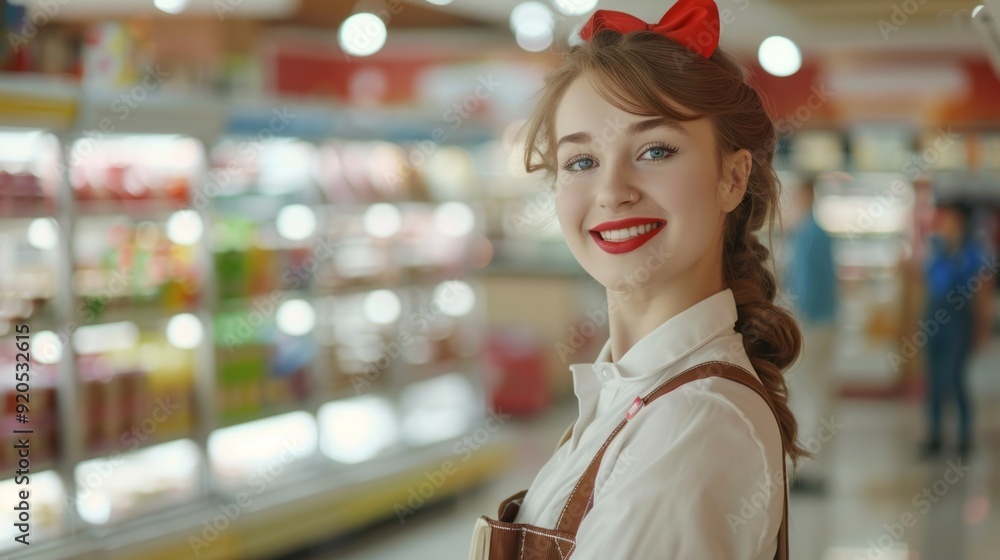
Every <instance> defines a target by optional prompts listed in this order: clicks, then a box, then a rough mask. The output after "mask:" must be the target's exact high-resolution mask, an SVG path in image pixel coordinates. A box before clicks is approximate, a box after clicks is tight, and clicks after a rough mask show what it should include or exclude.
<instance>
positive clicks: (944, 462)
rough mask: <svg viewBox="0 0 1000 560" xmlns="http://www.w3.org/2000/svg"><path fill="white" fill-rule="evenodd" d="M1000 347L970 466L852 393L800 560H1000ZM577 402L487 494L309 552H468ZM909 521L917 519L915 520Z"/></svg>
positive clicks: (539, 421)
mask: <svg viewBox="0 0 1000 560" xmlns="http://www.w3.org/2000/svg"><path fill="white" fill-rule="evenodd" d="M998 372H1000V344H998V343H997V341H994V344H993V345H992V346H991V347H990V348H989V349H988V350H987V352H986V353H984V355H982V356H980V358H979V359H978V360H977V361H976V362H975V363H974V365H973V371H972V372H971V384H972V386H973V388H974V391H975V394H976V398H977V404H978V409H977V412H978V420H979V425H978V430H977V431H978V434H979V436H978V437H979V441H980V442H981V444H980V446H979V448H978V450H977V451H976V453H975V454H974V455H973V456H972V458H971V460H970V461H968V462H965V461H959V460H958V458H957V457H950V456H947V455H946V456H943V457H941V458H940V459H938V460H935V461H930V462H923V463H921V462H919V461H917V460H915V459H914V457H915V447H914V445H915V442H916V441H917V440H918V438H919V435H920V429H921V426H922V417H921V414H922V412H921V410H920V407H919V404H918V403H914V402H885V401H843V402H840V403H839V404H838V407H837V411H836V418H837V421H838V422H839V423H841V424H843V426H844V427H843V429H842V430H840V431H839V432H838V433H837V435H836V436H835V437H834V438H833V440H832V441H831V442H830V445H831V452H830V454H831V460H832V472H833V480H832V483H831V485H830V488H829V491H828V494H827V496H826V497H825V498H815V497H810V498H806V497H801V496H798V495H794V496H793V497H792V500H791V505H790V508H791V524H790V527H791V541H792V542H791V548H792V550H791V552H792V557H793V558H796V559H797V560H875V559H879V560H909V559H912V558H920V560H995V558H996V551H997V550H998V549H1000V512H998V511H997V510H996V508H993V507H991V505H992V504H995V503H1000V469H998V467H997V460H998V459H1000V407H998V406H997V403H998V402H1000V374H998ZM574 413H575V411H574V409H573V405H572V404H571V403H564V404H562V405H560V406H558V407H555V408H553V409H552V410H550V411H549V412H547V413H546V414H545V415H543V416H541V417H538V418H535V419H532V420H526V421H519V422H511V423H510V426H509V430H510V435H512V436H513V437H514V438H515V440H516V441H517V442H518V444H517V451H516V458H515V459H514V465H516V467H514V469H513V470H512V471H511V472H510V473H508V474H507V475H505V476H503V477H501V478H499V479H497V480H495V481H493V482H492V483H491V484H489V485H488V486H486V487H484V488H482V489H480V491H478V492H475V493H472V494H468V495H466V496H463V497H461V498H459V499H457V500H455V501H454V502H453V503H450V504H447V505H445V506H443V507H439V508H434V509H432V510H430V511H428V512H426V514H425V515H420V516H416V517H415V518H412V519H408V520H407V521H406V522H405V523H404V524H402V525H400V524H399V523H397V522H395V521H393V522H390V523H387V524H385V525H383V526H381V527H379V528H376V529H373V530H370V531H367V532H365V533H364V534H362V535H359V536H356V537H354V538H352V539H349V540H347V541H345V542H343V543H340V544H338V545H328V546H326V547H324V548H322V549H317V550H314V551H312V553H310V554H301V555H298V556H296V557H295V558H296V559H300V560H412V559H414V558H417V559H424V558H427V559H432V558H433V559H449V560H450V559H458V560H461V559H464V558H466V556H467V554H468V546H469V535H470V531H471V527H472V523H473V522H474V520H475V519H476V517H478V516H479V515H481V514H483V513H493V511H492V510H493V509H494V508H495V506H496V504H497V503H498V501H499V500H500V499H502V498H503V497H506V496H507V495H509V494H511V493H512V492H513V491H516V490H519V489H521V488H524V487H526V486H527V484H528V483H529V482H530V481H531V478H532V476H533V475H534V471H535V470H537V468H538V466H539V465H540V464H541V463H542V462H543V461H544V460H545V457H546V456H547V455H546V453H548V452H549V451H551V445H552V442H554V441H555V439H556V438H557V437H558V434H559V433H560V432H561V430H562V429H564V428H565V426H567V425H568V423H569V422H570V421H571V420H572V418H573V417H574ZM906 525H909V526H906Z"/></svg>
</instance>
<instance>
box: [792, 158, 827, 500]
mask: <svg viewBox="0 0 1000 560" xmlns="http://www.w3.org/2000/svg"><path fill="white" fill-rule="evenodd" d="M815 183H816V178H815V177H811V178H808V179H807V180H806V181H805V182H804V183H803V185H802V186H801V187H799V189H798V191H797V192H796V194H795V200H794V202H795V207H796V210H797V214H798V216H799V218H798V219H797V221H796V222H797V223H795V225H794V226H793V227H792V228H791V229H790V232H789V246H790V247H789V248H790V249H791V255H790V259H789V261H788V267H787V269H786V271H785V274H786V285H787V290H788V293H789V295H790V296H791V297H792V299H793V301H794V310H795V315H796V319H797V320H798V322H799V327H800V329H801V331H802V354H801V358H800V360H799V362H798V364H796V365H795V366H793V367H792V368H791V369H790V370H789V372H788V374H787V376H786V378H787V380H788V396H789V404H790V406H791V408H792V412H793V413H794V414H795V417H796V418H797V419H798V421H799V425H800V428H799V434H800V437H799V439H800V441H802V443H803V445H804V446H805V447H806V448H807V449H808V450H809V451H810V452H811V453H813V458H812V459H805V460H803V461H802V463H801V465H800V466H799V468H798V471H797V473H796V476H795V479H794V481H793V483H792V490H793V491H798V492H807V493H823V492H824V491H825V484H826V467H825V464H824V463H825V460H824V456H825V455H826V453H825V452H824V451H825V450H824V449H823V447H825V446H827V445H829V442H824V441H823V440H824V439H826V438H824V437H822V434H823V433H825V432H822V429H823V425H824V422H826V423H830V422H833V418H832V414H833V393H834V388H833V381H832V379H831V372H830V356H831V352H832V348H833V337H834V326H835V321H836V315H837V275H836V270H835V267H834V261H833V239H832V238H831V237H830V235H829V234H828V233H827V232H826V231H825V230H824V229H823V228H822V227H820V225H819V224H818V223H816V217H815V215H814V213H813V204H814V201H815V192H814V191H815Z"/></svg>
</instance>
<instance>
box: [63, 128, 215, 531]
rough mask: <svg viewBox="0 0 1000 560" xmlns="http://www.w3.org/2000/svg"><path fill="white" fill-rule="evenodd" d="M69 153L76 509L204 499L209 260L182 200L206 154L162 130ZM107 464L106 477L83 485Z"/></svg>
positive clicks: (89, 511) (117, 509) (199, 225)
mask: <svg viewBox="0 0 1000 560" xmlns="http://www.w3.org/2000/svg"><path fill="white" fill-rule="evenodd" d="M68 154H69V155H68V158H67V161H68V163H69V167H68V175H69V182H70V186H71V192H72V201H71V203H72V207H73V212H72V220H71V223H72V232H73V236H72V243H71V247H70V251H71V254H70V256H71V258H70V259H69V262H71V263H72V266H73V272H72V292H71V294H72V297H73V303H72V309H71V313H70V316H69V317H68V321H69V324H71V325H74V326H75V329H73V332H72V336H71V337H70V338H71V340H72V355H73V359H74V362H73V363H74V373H75V380H76V381H75V383H76V389H77V391H78V394H79V401H78V402H79V415H80V420H81V426H80V431H81V434H80V436H81V438H80V442H79V443H80V446H79V455H78V456H77V457H76V459H77V463H76V464H75V466H74V467H73V471H74V478H75V482H76V489H75V491H76V500H75V505H76V509H77V513H78V515H79V517H80V519H81V520H83V521H84V522H85V523H87V524H89V525H92V526H102V525H107V524H115V523H118V522H121V521H123V520H128V519H132V518H134V517H135V516H137V515H140V514H142V513H146V512H152V511H158V510H165V509H169V508H171V507H173V506H176V505H177V504H178V503H180V502H178V500H181V501H185V500H189V499H191V498H193V497H204V496H206V495H207V488H206V486H205V485H204V484H203V483H202V482H201V478H200V469H201V467H199V463H200V461H201V458H200V457H199V454H198V444H197V443H196V441H195V439H197V438H198V424H199V422H200V420H201V419H200V418H199V417H200V416H201V413H200V412H199V410H198V404H197V395H196V393H197V390H196V387H197V383H198V378H199V377H201V376H204V375H206V374H207V373H208V371H207V370H208V368H209V366H210V365H209V364H208V363H206V361H205V360H204V354H203V353H202V354H199V348H201V347H202V344H203V338H204V332H205V325H204V317H203V316H201V315H202V314H201V311H200V310H201V309H202V308H203V306H204V297H205V295H204V294H205V283H206V279H207V277H208V276H207V275H208V266H209V263H208V262H207V259H206V258H205V252H204V249H203V246H204V239H203V238H204V229H205V227H204V223H203V221H202V218H201V216H200V215H199V214H198V212H197V211H195V210H193V209H192V203H191V198H192V193H193V190H194V185H195V184H197V183H198V182H199V181H200V180H201V178H202V176H203V174H204V173H205V157H204V147H203V145H202V144H201V143H200V142H199V141H198V140H196V139H194V138H191V137H188V136H184V135H173V134H171V135H164V134H109V135H106V136H104V137H102V138H101V139H100V141H99V142H97V141H94V140H93V139H92V138H89V137H86V136H81V137H78V138H76V139H75V141H74V142H73V143H72V144H70V147H69V150H68ZM165 458H169V460H167V459H165ZM174 463H176V464H174ZM182 463H183V468H181V466H180V465H181V464H182ZM168 464H169V465H172V466H173V467H176V469H173V470H171V469H168V470H167V471H162V470H158V469H156V468H155V465H168ZM150 465H153V467H151V466H150ZM108 468H111V469H112V470H113V471H114V473H115V476H113V477H105V478H106V480H104V481H102V482H101V483H100V484H99V485H98V487H97V488H92V486H93V485H91V484H90V483H89V482H88V480H89V478H90V477H92V476H93V475H92V473H93V472H98V471H100V470H102V469H105V470H106V469H108ZM174 471H176V472H174ZM161 472H162V476H161V474H159V473H161ZM143 474H146V475H149V476H150V484H149V485H145V483H144V481H143V479H142V476H143ZM158 485H159V486H158ZM153 486H156V488H153Z"/></svg>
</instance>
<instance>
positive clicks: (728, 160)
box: [718, 149, 753, 214]
mask: <svg viewBox="0 0 1000 560" xmlns="http://www.w3.org/2000/svg"><path fill="white" fill-rule="evenodd" d="M752 167H753V156H751V155H750V151H749V150H746V149H740V150H737V151H735V152H733V153H731V154H727V155H726V156H725V157H723V160H722V176H721V177H720V178H719V192H718V201H719V207H720V208H721V209H722V211H723V212H726V213H727V214H728V213H729V212H732V211H733V210H735V209H736V207H737V206H739V204H740V202H741V201H742V200H743V195H745V194H746V192H747V181H749V180H750V170H751V169H752Z"/></svg>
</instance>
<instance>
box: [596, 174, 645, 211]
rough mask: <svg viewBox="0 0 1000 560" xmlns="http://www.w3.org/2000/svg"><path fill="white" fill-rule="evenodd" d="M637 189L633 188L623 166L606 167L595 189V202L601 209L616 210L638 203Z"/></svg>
mask: <svg viewBox="0 0 1000 560" xmlns="http://www.w3.org/2000/svg"><path fill="white" fill-rule="evenodd" d="M639 198H640V196H639V191H638V189H635V188H633V186H632V183H631V176H630V174H629V171H628V169H627V166H625V165H616V166H608V167H606V168H605V173H604V177H602V178H601V182H600V184H599V185H598V187H597V194H596V197H595V202H597V204H598V205H600V206H601V207H602V208H607V209H609V210H618V209H619V208H622V207H627V206H629V205H632V204H635V203H636V202H638V200H639Z"/></svg>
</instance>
